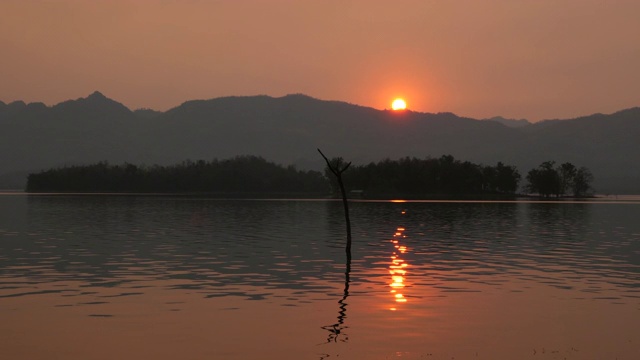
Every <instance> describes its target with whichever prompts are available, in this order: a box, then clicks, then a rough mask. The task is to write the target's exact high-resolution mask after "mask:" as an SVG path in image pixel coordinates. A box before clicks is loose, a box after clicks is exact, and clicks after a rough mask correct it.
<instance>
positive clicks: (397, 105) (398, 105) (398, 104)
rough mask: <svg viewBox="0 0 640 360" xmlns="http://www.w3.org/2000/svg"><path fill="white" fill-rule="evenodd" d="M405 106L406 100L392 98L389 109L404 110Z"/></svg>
mask: <svg viewBox="0 0 640 360" xmlns="http://www.w3.org/2000/svg"><path fill="white" fill-rule="evenodd" d="M406 108H407V102H406V101H404V100H403V99H400V98H397V99H395V100H393V102H392V103H391V109H393V110H404V109H406Z"/></svg>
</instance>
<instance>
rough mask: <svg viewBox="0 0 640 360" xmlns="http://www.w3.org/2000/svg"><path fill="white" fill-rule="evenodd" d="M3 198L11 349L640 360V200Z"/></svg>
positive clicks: (91, 355)
mask: <svg viewBox="0 0 640 360" xmlns="http://www.w3.org/2000/svg"><path fill="white" fill-rule="evenodd" d="M350 206H351V217H352V227H353V250H352V254H353V259H352V261H351V263H349V264H347V259H346V255H345V251H344V244H345V239H346V237H345V233H344V218H343V213H342V204H341V203H340V202H333V201H302V200H290V201H287V200H274V201H269V200H255V201H252V200H215V199H206V198H188V197H168V196H155V197H154V196H146V197H145V196H113V195H104V196H47V195H37V196H28V195H24V194H17V195H7V194H4V195H0V354H2V356H1V357H2V358H3V359H5V358H6V359H334V358H335V359H428V360H436V359H437V360H440V359H447V360H450V359H456V360H461V359H469V360H476V359H494V360H495V359H497V360H502V359H504V360H506V359H516V360H517V359H540V360H544V359H560V360H562V359H611V360H614V359H618V360H623V359H628V360H635V359H640V201H593V202H546V203H540V202H505V203H496V202H353V203H351V205H350Z"/></svg>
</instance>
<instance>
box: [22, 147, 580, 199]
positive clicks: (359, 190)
mask: <svg viewBox="0 0 640 360" xmlns="http://www.w3.org/2000/svg"><path fill="white" fill-rule="evenodd" d="M340 160H342V159H341V158H334V159H331V160H330V161H331V162H336V161H340ZM343 180H344V185H345V186H346V190H347V192H349V193H350V194H351V196H352V197H353V196H354V195H360V194H362V195H363V197H368V198H392V197H405V198H429V197H433V196H443V195H448V196H458V197H464V196H475V195H480V196H485V195H499V196H516V194H518V191H519V190H520V189H521V188H520V182H521V180H522V176H521V175H520V173H519V172H518V169H517V168H516V167H515V166H511V165H506V164H504V163H502V162H498V163H496V165H495V166H487V165H481V164H474V163H472V162H469V161H460V160H457V159H455V158H454V157H453V156H451V155H443V156H441V157H439V158H430V157H428V158H425V159H419V158H415V157H404V158H401V159H398V160H390V159H385V160H382V161H379V162H371V163H369V164H365V165H352V166H351V167H350V168H349V169H348V171H345V172H344V174H343ZM592 181H593V175H592V174H591V172H590V171H589V169H587V168H585V167H579V168H578V167H576V166H574V165H573V164H571V163H563V164H560V165H557V166H556V163H555V162H554V161H546V162H544V163H542V164H541V165H540V166H538V167H537V168H534V169H532V170H530V171H529V172H528V173H527V176H526V184H525V185H524V186H523V187H522V191H524V192H525V193H529V194H538V195H540V196H543V197H550V196H557V197H560V196H566V195H573V196H577V197H581V196H587V195H589V194H590V193H591V192H592V188H591V183H592ZM26 190H27V191H28V192H140V193H212V194H227V195H242V194H246V195H259V194H265V195H274V196H275V195H283V196H285V195H294V194H301V195H303V194H304V195H307V196H327V195H329V194H330V193H331V192H333V194H339V193H340V190H339V185H338V183H337V181H336V179H335V176H333V174H332V173H331V172H330V169H329V168H328V167H327V168H325V172H324V174H323V173H321V172H319V171H312V170H311V171H304V170H298V169H296V168H295V167H294V166H292V165H289V166H282V165H279V164H275V163H273V162H269V161H267V160H265V159H263V158H261V157H258V156H237V157H234V158H231V159H226V160H218V159H214V160H211V161H204V160H199V161H190V160H187V161H184V162H182V163H180V164H176V165H170V166H160V165H153V166H137V165H133V164H128V163H125V164H122V165H112V164H109V163H108V162H99V163H97V164H92V165H82V166H65V167H60V168H54V169H49V170H46V171H42V172H40V173H33V174H30V175H29V176H28V179H27V187H26Z"/></svg>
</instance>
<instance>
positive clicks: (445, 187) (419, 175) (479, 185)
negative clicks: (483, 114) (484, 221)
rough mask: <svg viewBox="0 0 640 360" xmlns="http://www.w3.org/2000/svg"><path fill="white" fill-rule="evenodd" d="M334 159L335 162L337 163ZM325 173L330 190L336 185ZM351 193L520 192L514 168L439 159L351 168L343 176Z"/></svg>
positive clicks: (417, 195)
mask: <svg viewBox="0 0 640 360" xmlns="http://www.w3.org/2000/svg"><path fill="white" fill-rule="evenodd" d="M336 160H337V159H334V160H332V161H336ZM330 175H331V174H329V173H328V172H327V170H325V176H326V177H327V178H328V179H330V183H331V188H332V189H333V190H334V191H336V189H337V188H336V186H337V183H336V181H335V179H333V177H331V176H330ZM343 178H344V183H345V185H346V186H347V189H348V191H350V192H352V193H353V192H354V191H362V192H364V193H365V194H366V195H367V196H375V197H383V198H385V197H403V196H412V197H430V196H432V195H478V194H509V195H513V194H515V193H516V191H517V190H518V184H519V182H520V173H519V172H518V170H517V169H516V168H515V167H514V166H509V165H505V164H503V163H502V162H498V163H497V164H496V166H485V165H479V164H474V163H471V162H469V161H460V160H456V159H455V158H454V157H453V156H451V155H443V156H441V157H440V158H426V159H418V158H415V157H405V158H401V159H399V160H390V159H386V160H382V161H379V162H377V163H374V162H372V163H369V164H366V165H357V166H352V167H351V168H350V169H349V171H347V172H345V173H344V174H343Z"/></svg>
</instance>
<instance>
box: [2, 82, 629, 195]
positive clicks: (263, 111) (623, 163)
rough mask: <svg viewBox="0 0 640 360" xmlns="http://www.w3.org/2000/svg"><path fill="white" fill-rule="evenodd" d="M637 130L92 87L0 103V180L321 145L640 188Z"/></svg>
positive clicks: (355, 153) (623, 121)
mask: <svg viewBox="0 0 640 360" xmlns="http://www.w3.org/2000/svg"><path fill="white" fill-rule="evenodd" d="M507 121H508V120H507ZM511 125H513V124H511ZM639 135H640V108H633V109H628V110H623V111H620V112H617V113H615V114H610V115H602V114H595V115H591V116H585V117H581V118H576V119H571V120H548V121H543V122H539V123H534V124H530V125H526V126H521V127H513V126H505V125H504V124H503V123H502V121H496V120H494V121H480V120H475V119H470V118H464V117H459V116H456V115H454V114H451V113H437V114H432V113H419V112H413V111H410V110H406V111H400V112H395V111H390V110H376V109H372V108H368V107H362V106H358V105H353V104H348V103H345V102H339V101H323V100H318V99H314V98H311V97H308V96H305V95H299V94H298V95H288V96H284V97H280V98H273V97H269V96H250V97H224V98H217V99H211V100H194V101H188V102H185V103H183V104H182V105H180V106H178V107H175V108H173V109H170V110H168V111H166V112H156V111H153V110H148V109H145V110H136V111H131V110H129V109H128V108H127V107H125V106H124V105H122V104H120V103H118V102H116V101H113V100H111V99H109V98H107V97H105V96H104V95H102V94H101V93H99V92H95V93H93V94H91V95H90V96H88V97H86V98H80V99H77V100H71V101H65V102H63V103H60V104H57V105H55V106H52V107H47V106H45V105H43V104H41V103H32V104H25V103H24V102H12V103H10V104H0V188H2V187H4V188H6V187H14V188H15V187H18V188H22V187H24V184H25V179H26V177H25V176H26V174H27V173H28V172H34V171H40V170H43V169H48V168H51V167H56V166H61V165H65V164H89V163H95V162H98V161H103V160H106V161H109V162H111V163H121V162H125V161H126V162H129V163H134V164H149V165H150V164H156V163H157V164H164V165H167V164H175V163H179V162H181V161H183V160H185V159H192V160H198V159H206V160H210V159H213V158H218V159H224V158H230V157H233V156H236V155H259V156H262V157H264V158H265V159H267V160H270V161H274V162H276V163H280V164H285V165H287V164H296V165H297V166H298V168H301V169H316V170H319V169H322V168H323V166H324V162H323V159H321V158H320V157H319V156H318V153H317V151H316V148H321V149H323V151H324V152H325V153H327V155H328V156H343V157H345V158H346V159H348V160H349V161H352V162H353V163H354V164H362V163H366V162H370V161H378V160H382V159H384V158H392V159H395V158H399V157H404V156H416V157H419V158H425V157H428V156H431V157H439V156H441V155H443V154H451V155H453V156H454V157H455V158H456V159H461V160H469V161H472V162H475V163H483V164H487V165H495V163H496V162H498V161H502V162H504V163H506V164H512V165H516V166H517V167H518V168H519V170H520V172H521V173H522V174H525V173H526V172H527V171H528V170H529V169H531V168H534V167H536V166H538V165H539V164H540V163H541V162H543V161H547V160H555V161H557V162H565V161H569V162H572V163H573V164H575V165H577V166H586V167H588V168H589V169H591V171H592V172H593V174H594V175H595V179H596V180H595V182H594V187H595V188H596V190H597V191H599V192H601V193H603V192H611V193H640V185H639V184H640V181H638V180H640V170H638V167H637V164H638V163H640V161H639V160H640V143H639V142H638V141H637V140H636V139H637V138H639Z"/></svg>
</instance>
